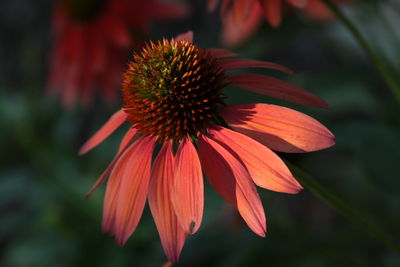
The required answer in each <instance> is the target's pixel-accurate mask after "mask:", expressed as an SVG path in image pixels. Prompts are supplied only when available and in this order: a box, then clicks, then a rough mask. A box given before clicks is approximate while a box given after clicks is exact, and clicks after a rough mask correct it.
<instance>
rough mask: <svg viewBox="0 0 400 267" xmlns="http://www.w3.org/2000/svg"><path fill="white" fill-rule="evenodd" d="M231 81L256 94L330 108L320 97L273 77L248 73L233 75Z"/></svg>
mask: <svg viewBox="0 0 400 267" xmlns="http://www.w3.org/2000/svg"><path fill="white" fill-rule="evenodd" d="M229 80H230V81H231V82H232V85H234V86H237V87H240V88H242V89H245V90H248V91H251V92H254V93H258V94H263V95H267V96H271V97H276V98H280V99H283V100H286V101H289V102H293V103H296V104H300V105H304V106H311V107H320V108H328V105H327V104H326V103H325V102H324V101H323V100H322V99H320V98H319V97H317V96H315V95H313V94H311V93H309V92H307V91H305V90H303V89H301V88H299V87H297V86H294V85H292V84H290V83H286V82H284V81H281V80H278V79H276V78H273V77H269V76H265V75H260V74H250V73H246V74H236V75H232V76H230V77H229Z"/></svg>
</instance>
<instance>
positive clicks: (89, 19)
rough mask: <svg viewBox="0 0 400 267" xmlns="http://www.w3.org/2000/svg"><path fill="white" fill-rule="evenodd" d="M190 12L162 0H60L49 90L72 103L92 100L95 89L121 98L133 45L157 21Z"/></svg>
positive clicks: (139, 42) (56, 16) (67, 103)
mask: <svg viewBox="0 0 400 267" xmlns="http://www.w3.org/2000/svg"><path fill="white" fill-rule="evenodd" d="M187 13H188V7H187V6H185V5H181V4H179V5H178V4H173V3H168V2H161V1H160V0H149V1H140V0H87V1H81V0H60V1H59V2H58V3H57V4H56V6H55V9H54V17H53V27H54V28H53V32H54V38H55V40H54V45H53V49H52V51H51V54H50V55H51V62H50V70H49V77H48V85H47V87H48V90H49V91H51V92H53V93H57V94H60V95H61V98H62V101H63V104H64V106H66V107H71V106H72V105H73V104H75V103H76V102H78V101H81V102H82V104H83V105H87V104H89V103H90V102H91V101H92V99H93V89H94V88H99V89H101V94H102V95H103V97H104V99H106V100H110V101H114V100H116V96H117V94H116V93H117V90H116V89H117V86H118V85H119V84H120V82H121V73H122V71H123V68H124V67H125V64H126V57H127V53H128V52H129V49H130V48H132V47H136V48H139V47H141V46H142V43H143V41H142V39H143V36H142V35H144V34H145V33H146V32H147V31H148V29H149V26H150V25H151V23H152V22H153V21H155V20H161V19H175V18H181V17H183V16H185V15H186V14H187ZM131 32H135V36H132V35H131Z"/></svg>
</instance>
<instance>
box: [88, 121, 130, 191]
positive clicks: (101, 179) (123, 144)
mask: <svg viewBox="0 0 400 267" xmlns="http://www.w3.org/2000/svg"><path fill="white" fill-rule="evenodd" d="M136 134H137V130H136V129H135V128H131V129H129V130H128V131H127V132H126V134H125V135H124V137H123V138H122V141H121V144H120V146H119V150H118V153H117V154H116V155H115V157H114V158H113V160H112V161H111V163H110V164H109V165H108V166H107V169H106V170H105V171H104V172H103V173H102V174H101V176H100V177H99V179H97V181H96V183H95V184H94V185H93V186H92V188H91V189H90V190H89V192H87V193H86V195H85V198H88V197H90V196H91V195H92V194H93V192H94V191H95V190H96V189H97V188H98V187H99V186H100V185H101V184H102V183H103V182H104V181H105V180H106V179H107V177H108V175H109V174H110V173H111V171H112V169H113V168H114V165H115V163H116V162H117V160H118V159H119V157H120V156H121V154H122V153H123V152H124V151H125V149H126V147H127V146H128V145H129V144H130V143H131V142H132V141H133V140H134V139H135V137H136Z"/></svg>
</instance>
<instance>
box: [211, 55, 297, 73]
mask: <svg viewBox="0 0 400 267" xmlns="http://www.w3.org/2000/svg"><path fill="white" fill-rule="evenodd" d="M218 63H219V64H220V65H221V68H222V70H224V71H228V70H234V69H242V68H266V69H275V70H280V71H283V72H286V73H289V74H291V73H293V71H292V70H290V69H288V68H286V67H285V66H282V65H279V64H276V63H272V62H266V61H258V60H250V59H241V58H227V59H221V60H219V61H218Z"/></svg>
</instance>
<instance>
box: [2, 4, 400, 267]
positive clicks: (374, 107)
mask: <svg viewBox="0 0 400 267" xmlns="http://www.w3.org/2000/svg"><path fill="white" fill-rule="evenodd" d="M351 2H352V3H351V4H349V5H346V6H345V7H343V8H344V9H345V11H346V14H348V15H349V16H350V18H351V19H352V20H353V21H354V22H355V23H356V24H357V26H358V27H359V28H360V29H361V31H362V33H363V34H364V36H366V38H367V39H368V40H369V41H370V42H371V44H372V45H373V47H374V48H375V50H376V51H377V52H378V53H379V54H380V55H381V56H383V57H384V59H385V61H386V62H387V63H388V64H389V65H390V66H391V67H392V69H393V71H394V72H395V73H396V77H397V78H399V75H398V74H399V71H400V28H399V27H398V25H400V2H398V1H397V0H391V1H389V0H364V1H362V0H358V1H357V0H354V1H351ZM187 3H188V4H190V5H192V12H193V13H192V15H191V16H190V17H188V18H186V19H183V20H180V21H174V22H162V23H155V24H154V25H153V27H152V29H151V31H150V32H149V33H148V36H150V37H151V38H152V39H154V40H157V39H160V38H162V37H163V36H165V37H173V36H175V35H176V34H179V33H181V32H185V31H187V30H193V31H194V32H195V41H196V42H197V43H198V44H200V45H201V46H203V47H220V46H221V44H220V43H219V41H218V34H219V29H220V19H219V14H218V12H214V13H211V14H209V13H207V11H206V4H205V1H202V0H196V1H195V0H193V1H187ZM54 4H55V1H51V0H18V1H14V0H2V1H1V8H0V33H1V34H0V266H5V267H20V266H21V267H28V266H99V267H100V266H161V265H162V264H163V263H164V262H165V261H166V258H165V256H164V253H163V251H162V248H161V244H160V242H159V237H158V234H157V231H156V227H155V225H154V222H153V220H152V217H151V214H150V212H149V209H148V207H146V209H145V212H144V214H143V218H142V220H141V222H140V224H139V227H138V228H137V230H136V232H135V233H134V235H133V236H132V237H131V238H130V240H129V241H128V243H127V244H126V246H125V247H118V246H117V245H116V244H115V243H114V240H113V239H112V238H110V237H108V236H107V235H105V234H103V233H102V232H101V209H102V198H103V194H104V187H102V188H101V189H99V190H98V191H97V192H96V193H95V194H94V195H93V196H92V197H91V198H89V199H87V200H85V199H84V197H83V196H84V194H85V193H86V192H87V191H88V189H90V187H91V185H92V184H93V183H94V181H95V180H96V179H97V177H98V176H99V175H100V174H101V173H102V171H103V170H104V169H105V168H106V166H107V164H108V163H109V162H110V161H111V159H112V158H113V155H114V153H115V152H116V150H117V147H118V144H119V140H120V138H121V137H122V134H123V133H124V131H123V130H119V131H117V132H116V133H115V134H113V135H112V136H111V137H110V138H109V139H108V140H107V141H106V142H104V143H103V144H102V145H101V146H99V147H98V148H96V149H95V150H94V151H92V152H91V153H89V154H87V155H85V156H83V157H79V156H78V155H77V151H78V150H79V147H80V146H81V145H82V144H83V142H84V141H85V140H86V139H87V138H88V137H89V136H90V135H91V134H92V133H94V131H95V130H96V129H98V128H99V127H100V126H101V125H102V123H103V122H105V121H106V119H107V118H108V117H109V116H110V115H111V114H112V113H113V112H114V111H115V110H117V109H118V108H119V106H120V103H115V104H114V105H112V104H109V103H105V102H104V101H103V100H102V99H101V98H99V97H98V96H96V97H95V98H94V103H93V105H91V106H89V107H88V108H86V109H84V108H82V107H80V106H76V107H74V108H72V109H69V110H66V109H64V108H63V107H62V105H61V101H60V100H59V99H58V98H51V97H49V96H48V95H46V93H45V89H44V88H45V86H46V79H47V75H48V69H49V64H48V62H49V50H50V48H51V47H52V42H53V36H52V33H51V27H52V25H51V23H52V21H51V17H52V10H53V6H54ZM138 8H140V6H138ZM233 50H234V51H235V52H238V53H240V54H241V55H242V56H243V57H247V58H253V59H262V60H268V61H273V62H277V63H280V64H283V65H285V66H288V67H289V68H291V69H293V70H295V74H293V75H291V76H288V75H280V74H279V73H276V72H274V71H265V70H262V71H261V72H262V73H268V74H270V75H273V76H276V77H279V78H282V79H284V80H287V81H290V82H291V83H294V84H296V85H298V86H300V87H302V88H305V89H307V90H309V91H310V92H313V93H315V94H317V95H318V96H320V97H322V98H323V99H324V100H326V101H327V102H328V103H329V105H330V109H329V110H320V109H314V108H304V107H300V106H296V105H290V104H288V103H286V102H283V101H282V102H280V101H276V100H273V99H270V98H267V97H263V96H259V95H255V94H252V93H249V92H245V91H242V90H239V89H236V88H229V89H228V90H226V91H225V94H226V96H227V102H228V103H231V104H234V103H252V102H267V103H278V104H282V105H285V106H288V107H292V108H294V109H296V110H300V111H303V112H305V113H307V114H309V115H312V116H313V117H315V118H317V119H318V120H319V121H321V122H322V123H323V124H324V125H326V126H327V127H328V128H329V129H331V130H332V132H333V133H334V134H335V135H336V141H337V144H336V145H335V146H334V147H332V148H330V149H327V150H323V151H319V152H313V153H307V154H295V155H287V154H281V156H282V157H283V158H284V159H285V160H287V161H289V162H291V163H293V164H296V165H297V166H299V167H301V168H302V169H303V170H306V171H307V172H308V173H309V174H310V175H312V176H313V177H314V179H316V180H317V181H318V182H320V183H321V184H323V185H324V186H326V187H327V188H329V190H331V191H332V192H334V193H335V194H336V195H337V196H339V197H340V198H342V199H343V200H344V201H345V203H346V204H348V205H349V206H351V207H353V208H354V209H355V210H357V212H359V213H360V214H362V215H363V216H366V218H368V220H369V221H371V222H373V223H374V224H376V225H379V227H382V229H384V230H385V231H387V232H388V233H389V234H390V236H391V237H392V238H393V239H394V240H397V241H399V237H400V230H399V229H400V228H399V225H400V172H399V163H400V104H399V103H398V102H396V100H395V98H394V97H393V95H392V94H391V92H390V91H389V90H388V89H387V87H386V85H385V84H384V82H383V81H382V79H381V78H380V76H379V75H378V74H377V72H376V70H375V68H374V66H373V65H372V64H371V63H370V61H369V60H368V59H367V58H366V57H365V55H364V53H363V52H362V50H361V49H360V48H359V46H358V44H357V43H356V42H355V41H354V40H353V38H352V36H351V35H349V33H348V31H347V30H346V29H345V28H344V27H343V25H342V24H340V23H339V22H338V21H336V20H333V21H328V22H320V21H315V20H312V19H310V18H308V17H306V16H304V14H302V13H301V12H293V11H288V12H287V13H285V16H284V20H283V23H282V25H281V26H280V27H279V28H276V29H272V28H271V27H269V26H268V25H267V24H266V23H264V24H263V26H262V27H261V29H260V30H259V31H258V32H257V33H256V34H255V35H254V36H252V37H251V38H250V39H249V40H248V41H246V42H245V43H243V44H242V45H240V46H238V47H235V48H233ZM127 60H128V59H127ZM258 71H259V70H258ZM255 72H257V70H255ZM259 193H260V195H261V197H262V199H263V203H264V207H265V210H266V214H267V223H268V235H267V237H266V238H260V237H258V236H256V235H255V234H253V233H252V232H251V231H250V230H249V229H248V228H247V227H246V225H245V224H244V223H243V222H242V221H241V219H240V218H239V217H238V216H237V214H236V213H235V212H233V211H232V210H231V209H230V208H229V207H228V206H227V205H226V204H224V202H223V201H222V199H221V198H220V197H219V196H218V195H217V194H216V193H215V192H214V191H213V189H212V188H211V187H210V186H209V185H208V184H207V182H206V197H205V214H204V220H203V223H202V226H201V228H200V230H199V232H198V233H196V234H195V235H194V236H190V237H189V239H188V241H187V243H186V245H185V247H184V249H183V252H182V255H181V261H180V263H179V264H177V265H176V266H400V256H399V255H398V254H396V253H395V252H392V251H391V250H390V249H388V248H387V247H385V246H384V245H383V244H382V243H381V242H380V241H379V240H377V239H375V238H374V237H373V236H371V235H370V234H369V233H368V232H367V231H365V230H364V229H363V228H360V227H359V226H357V225H356V224H353V223H351V222H350V221H349V220H347V219H346V218H345V217H342V216H341V215H340V214H338V213H337V212H336V211H335V210H334V209H332V208H331V207H329V206H328V205H327V204H326V203H324V202H323V201H321V200H320V199H319V198H318V197H316V196H315V195H313V194H312V193H310V192H309V190H307V189H305V190H304V191H302V192H301V193H300V194H298V195H285V194H278V193H274V192H270V191H267V190H259Z"/></svg>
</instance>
